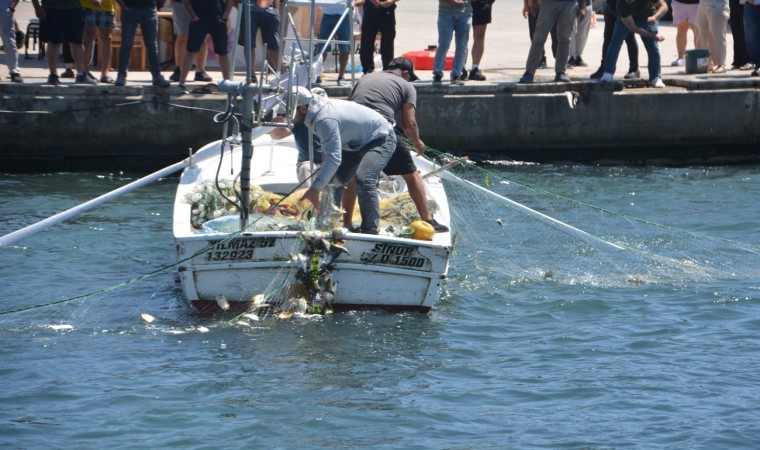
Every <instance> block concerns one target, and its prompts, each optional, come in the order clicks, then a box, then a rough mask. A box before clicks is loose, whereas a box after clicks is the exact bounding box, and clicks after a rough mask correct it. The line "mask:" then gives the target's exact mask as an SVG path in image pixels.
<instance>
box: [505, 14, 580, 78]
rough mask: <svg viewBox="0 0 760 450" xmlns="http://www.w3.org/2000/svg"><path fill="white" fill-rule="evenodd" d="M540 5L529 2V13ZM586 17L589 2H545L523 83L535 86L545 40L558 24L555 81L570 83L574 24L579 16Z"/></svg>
mask: <svg viewBox="0 0 760 450" xmlns="http://www.w3.org/2000/svg"><path fill="white" fill-rule="evenodd" d="M537 1H538V0H528V4H527V7H528V8H529V9H530V8H531V7H532V6H533V4H534V3H535V2H537ZM585 14H586V0H580V1H577V0H543V1H542V2H541V8H540V9H539V10H538V21H537V22H536V31H535V33H534V34H533V40H532V42H531V44H530V51H529V52H528V61H527V62H526V63H525V73H524V74H523V76H522V77H521V78H520V83H532V82H533V78H534V77H535V74H536V69H538V66H539V65H540V64H541V56H542V55H543V53H544V44H545V43H546V38H547V37H548V36H549V32H551V29H552V27H553V26H554V25H555V24H556V25H557V56H556V58H557V59H556V61H554V72H555V76H554V81H562V82H568V81H570V78H569V77H568V76H567V74H566V73H565V68H566V67H567V61H568V59H569V57H570V36H571V35H572V33H573V22H574V21H575V18H576V16H577V15H585Z"/></svg>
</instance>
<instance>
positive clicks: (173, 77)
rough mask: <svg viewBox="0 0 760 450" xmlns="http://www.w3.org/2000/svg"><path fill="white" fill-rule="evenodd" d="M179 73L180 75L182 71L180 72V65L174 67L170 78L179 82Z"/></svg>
mask: <svg viewBox="0 0 760 450" xmlns="http://www.w3.org/2000/svg"><path fill="white" fill-rule="evenodd" d="M179 75H180V73H179V67H177V68H175V69H174V72H172V74H171V76H170V77H169V80H170V81H173V82H175V83H178V82H179Z"/></svg>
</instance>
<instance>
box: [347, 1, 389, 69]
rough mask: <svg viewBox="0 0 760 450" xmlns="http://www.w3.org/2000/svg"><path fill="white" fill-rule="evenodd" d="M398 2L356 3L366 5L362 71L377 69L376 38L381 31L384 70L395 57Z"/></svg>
mask: <svg viewBox="0 0 760 450" xmlns="http://www.w3.org/2000/svg"><path fill="white" fill-rule="evenodd" d="M396 2H398V0H357V1H356V3H355V5H356V6H359V5H364V8H363V15H362V29H361V45H360V47H359V60H360V61H361V64H362V72H364V73H372V71H374V70H375V60H374V58H375V39H376V38H377V33H380V58H381V60H382V61H383V70H385V69H386V68H388V64H389V63H390V62H391V60H392V59H393V52H394V48H393V45H394V42H395V40H396Z"/></svg>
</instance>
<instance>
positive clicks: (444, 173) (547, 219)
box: [402, 136, 627, 252]
mask: <svg viewBox="0 0 760 450" xmlns="http://www.w3.org/2000/svg"><path fill="white" fill-rule="evenodd" d="M402 139H404V140H405V141H406V143H407V144H409V143H410V142H409V140H408V139H407V138H406V137H405V136H402ZM425 147H426V148H427V149H428V150H432V151H433V153H436V154H438V155H440V156H445V157H447V158H449V159H453V162H450V163H448V164H446V165H443V166H441V167H439V168H437V169H435V170H434V171H433V172H431V173H430V174H426V175H425V177H427V176H431V175H439V176H440V178H442V179H444V180H446V181H449V182H452V183H457V184H460V185H462V186H465V187H471V188H473V189H475V190H477V191H480V192H482V193H484V194H487V195H489V196H491V197H493V198H495V199H497V200H499V201H500V202H502V203H506V204H507V206H509V207H510V208H513V209H515V210H517V211H520V212H522V213H524V214H527V215H529V216H532V217H534V218H536V219H538V220H540V221H541V222H544V223H546V224H548V225H549V226H551V227H553V228H555V229H557V230H560V231H562V232H564V233H567V234H569V235H571V236H574V237H576V238H578V239H580V240H582V241H584V242H586V243H587V244H590V245H592V246H593V247H594V248H596V249H597V250H606V251H613V252H617V251H620V250H627V249H626V248H625V247H623V246H620V245H618V244H614V243H612V242H609V241H605V240H604V239H602V238H599V237H596V236H594V235H593V234H590V233H588V232H586V231H583V230H581V229H579V228H576V227H574V226H572V225H570V224H567V223H565V222H562V221H560V220H558V219H555V218H554V217H551V216H547V215H546V214H544V213H542V212H539V211H536V210H535V209H532V208H529V207H527V206H525V205H523V204H522V203H519V202H516V201H514V200H512V199H511V198H509V197H505V196H503V195H500V194H497V193H495V192H493V191H491V190H489V189H487V188H484V187H483V186H480V185H478V184H475V183H473V182H471V181H468V180H465V179H464V178H461V177H458V176H457V175H455V174H453V173H452V172H451V171H449V169H451V168H453V167H455V166H457V165H459V164H462V163H469V164H472V162H471V161H470V160H469V159H468V158H467V157H464V158H457V157H455V156H453V155H451V154H448V153H445V152H441V151H439V150H436V149H434V148H432V147H428V146H425Z"/></svg>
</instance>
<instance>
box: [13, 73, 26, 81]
mask: <svg viewBox="0 0 760 450" xmlns="http://www.w3.org/2000/svg"><path fill="white" fill-rule="evenodd" d="M11 81H12V82H14V83H23V82H24V79H23V78H21V74H20V73H12V74H11Z"/></svg>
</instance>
